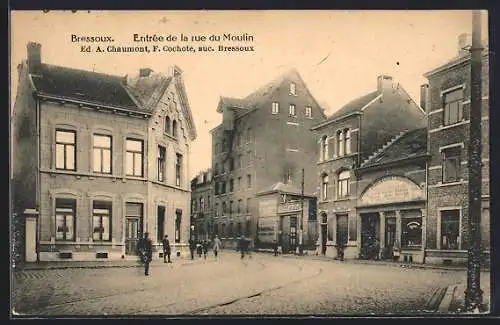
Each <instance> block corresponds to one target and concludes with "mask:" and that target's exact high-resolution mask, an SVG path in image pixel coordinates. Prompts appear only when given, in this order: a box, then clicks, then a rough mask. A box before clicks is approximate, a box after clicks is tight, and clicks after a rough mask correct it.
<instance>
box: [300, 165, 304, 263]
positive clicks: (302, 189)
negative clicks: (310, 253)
mask: <svg viewBox="0 0 500 325" xmlns="http://www.w3.org/2000/svg"><path fill="white" fill-rule="evenodd" d="M300 192H301V193H300V194H301V195H300V218H299V219H300V221H299V222H300V223H299V225H300V226H299V229H300V230H299V231H300V234H299V255H302V254H303V253H304V246H303V243H302V240H303V232H304V226H303V225H304V222H303V220H304V168H302V182H301V190H300Z"/></svg>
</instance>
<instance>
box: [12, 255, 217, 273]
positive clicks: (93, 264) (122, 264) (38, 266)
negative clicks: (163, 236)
mask: <svg viewBox="0 0 500 325" xmlns="http://www.w3.org/2000/svg"><path fill="white" fill-rule="evenodd" d="M213 261H215V259H214V258H213V256H211V257H210V258H209V257H207V259H204V258H203V257H201V258H199V257H197V256H196V257H195V258H194V260H191V259H190V258H178V257H177V258H172V263H171V264H169V263H163V259H159V260H153V261H152V262H151V264H150V265H151V266H166V265H173V266H177V265H191V264H197V263H201V262H213ZM130 267H143V265H142V264H141V263H140V261H139V259H137V260H135V259H124V260H113V261H50V262H47V261H42V262H39V263H25V264H24V265H22V266H20V267H17V268H15V269H13V271H32V270H62V269H100V268H130Z"/></svg>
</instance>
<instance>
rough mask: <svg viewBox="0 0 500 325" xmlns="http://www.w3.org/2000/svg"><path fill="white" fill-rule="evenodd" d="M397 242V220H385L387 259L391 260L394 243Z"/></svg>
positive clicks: (392, 218) (393, 218) (391, 218)
mask: <svg viewBox="0 0 500 325" xmlns="http://www.w3.org/2000/svg"><path fill="white" fill-rule="evenodd" d="M395 240H396V218H395V217H390V218H386V219H385V249H386V256H385V257H386V258H388V259H391V258H392V256H393V250H394V241H395Z"/></svg>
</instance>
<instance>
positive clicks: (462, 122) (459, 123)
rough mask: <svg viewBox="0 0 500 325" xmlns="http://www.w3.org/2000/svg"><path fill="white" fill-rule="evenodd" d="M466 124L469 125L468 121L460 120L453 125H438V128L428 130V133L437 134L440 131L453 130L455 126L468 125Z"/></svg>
mask: <svg viewBox="0 0 500 325" xmlns="http://www.w3.org/2000/svg"><path fill="white" fill-rule="evenodd" d="M468 123H469V120H462V121H460V122H457V123H454V124H448V125H440V126H439V127H437V128H435V129H431V130H429V133H434V132H439V131H442V130H447V129H451V128H454V127H457V126H461V125H465V124H468Z"/></svg>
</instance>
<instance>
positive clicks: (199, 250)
mask: <svg viewBox="0 0 500 325" xmlns="http://www.w3.org/2000/svg"><path fill="white" fill-rule="evenodd" d="M196 253H197V254H198V257H199V258H201V254H202V253H203V245H202V243H201V241H200V240H198V243H197V244H196Z"/></svg>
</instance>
